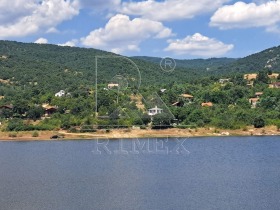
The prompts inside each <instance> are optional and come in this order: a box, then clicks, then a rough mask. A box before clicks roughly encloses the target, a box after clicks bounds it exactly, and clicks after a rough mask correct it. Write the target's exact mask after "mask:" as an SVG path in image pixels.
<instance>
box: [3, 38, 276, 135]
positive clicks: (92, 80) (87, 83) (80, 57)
mask: <svg viewBox="0 0 280 210" xmlns="http://www.w3.org/2000/svg"><path fill="white" fill-rule="evenodd" d="M278 54H280V47H277V48H272V49H270V50H266V51H264V52H261V53H259V54H255V55H252V56H248V57H246V58H243V59H227V58H221V59H214V58H213V59H207V60H201V59H197V60H191V61H188V60H183V61H177V62H178V64H179V65H178V66H179V67H178V68H177V69H176V70H175V71H174V72H169V73H166V72H163V71H162V70H161V68H160V66H159V64H158V63H157V62H158V60H159V59H158V58H147V57H137V58H132V60H133V62H134V63H135V64H136V65H137V66H138V67H139V70H140V72H141V77H140V75H139V72H138V71H137V69H136V68H135V65H134V64H133V63H131V62H130V61H129V60H127V59H123V58H120V57H108V56H116V55H114V54H112V53H108V52H104V51H100V50H94V49H82V48H71V47H59V46H55V45H37V44H23V43H17V42H8V41H0V69H1V70H0V122H1V123H2V125H1V128H2V130H6V131H9V132H18V131H25V130H26V131H33V134H32V136H34V137H36V135H37V134H39V133H38V132H37V131H39V130H59V129H64V130H69V131H71V132H96V131H97V129H105V131H106V132H110V131H111V130H110V129H113V128H126V129H127V131H128V132H129V131H130V128H131V127H132V126H138V127H139V128H140V129H146V128H147V127H151V128H153V129H159V128H161V129H162V128H170V127H178V128H182V129H195V128H197V127H210V126H214V127H217V128H225V129H243V130H245V129H247V128H246V127H247V126H252V125H253V126H255V127H256V128H261V127H264V126H265V125H275V126H277V127H278V129H279V127H280V123H279V119H280V89H279V88H277V87H275V88H269V85H271V83H275V82H279V81H280V80H279V79H280V78H279V77H278V78H271V77H269V75H272V73H276V72H279V70H280V64H279V63H278V57H279V56H277V55H278ZM95 56H101V57H100V58H101V59H97V60H98V63H96V59H95ZM104 56H105V58H106V59H102V58H104ZM96 65H97V67H98V69H97V70H98V71H97V76H98V77H97V78H96V72H95V70H96V69H95V67H96ZM268 65H270V66H268ZM249 72H252V73H258V76H257V77H256V78H255V79H252V81H248V80H246V79H244V75H243V74H244V73H249ZM118 75H121V76H122V77H120V76H118ZM140 78H141V82H140ZM220 79H226V80H225V81H220ZM227 79H229V80H227ZM96 81H97V84H96ZM110 83H112V84H114V83H116V84H118V85H119V86H116V87H113V88H112V89H110V88H109V87H108V84H110ZM60 90H64V91H65V94H63V95H62V96H61V97H58V96H55V94H56V93H58V92H59V91H60ZM260 92H261V94H259V95H257V94H256V93H260ZM182 94H189V95H191V96H192V97H189V98H188V97H184V96H182ZM96 96H97V98H96ZM250 98H253V99H254V100H255V101H254V100H253V101H250V102H249V99H250ZM256 98H258V99H256ZM205 102H211V103H208V104H206V105H207V106H202V103H205ZM209 104H210V105H209ZM154 107H158V108H160V109H162V110H163V113H160V114H156V115H154V116H149V115H148V110H149V109H151V108H154Z"/></svg>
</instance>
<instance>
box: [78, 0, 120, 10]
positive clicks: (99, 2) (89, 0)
mask: <svg viewBox="0 0 280 210" xmlns="http://www.w3.org/2000/svg"><path fill="white" fill-rule="evenodd" d="M120 4H121V0H80V5H81V7H83V8H91V9H93V10H95V11H97V10H99V11H100V10H114V9H116V8H117V7H119V5H120Z"/></svg>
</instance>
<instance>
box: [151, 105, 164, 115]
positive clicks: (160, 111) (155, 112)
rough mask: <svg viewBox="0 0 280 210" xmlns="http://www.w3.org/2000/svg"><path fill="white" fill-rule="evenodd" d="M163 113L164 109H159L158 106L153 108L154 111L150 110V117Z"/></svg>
mask: <svg viewBox="0 0 280 210" xmlns="http://www.w3.org/2000/svg"><path fill="white" fill-rule="evenodd" d="M162 112H163V109H161V108H158V107H157V106H156V107H155V108H152V109H149V110H148V115H150V116H154V115H156V114H160V113H162Z"/></svg>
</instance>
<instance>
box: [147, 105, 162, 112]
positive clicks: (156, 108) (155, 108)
mask: <svg viewBox="0 0 280 210" xmlns="http://www.w3.org/2000/svg"><path fill="white" fill-rule="evenodd" d="M157 110H163V109H161V108H158V107H157V106H156V107H154V108H151V109H149V111H157Z"/></svg>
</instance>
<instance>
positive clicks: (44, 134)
mask: <svg viewBox="0 0 280 210" xmlns="http://www.w3.org/2000/svg"><path fill="white" fill-rule="evenodd" d="M11 133H13V134H15V133H14V132H0V141H38V140H39V141H43V140H44V141H47V140H51V139H50V137H51V136H53V135H63V136H64V138H63V140H71V139H101V138H110V139H114V138H152V137H155V138H156V137H158V138H159V137H204V136H205V137H207V136H265V135H280V131H278V130H277V128H276V127H274V126H270V127H265V128H260V129H256V128H253V127H248V128H247V129H246V130H224V129H215V128H198V129H178V128H172V129H165V130H150V129H146V130H139V129H116V130H111V131H110V132H109V133H107V132H106V131H105V130H99V131H97V132H94V133H68V132H67V131H63V130H60V131H39V132H38V133H39V136H38V137H32V134H33V132H18V133H16V137H10V136H11Z"/></svg>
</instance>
